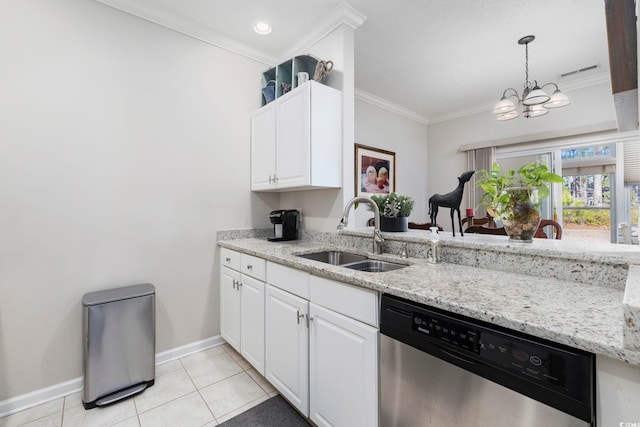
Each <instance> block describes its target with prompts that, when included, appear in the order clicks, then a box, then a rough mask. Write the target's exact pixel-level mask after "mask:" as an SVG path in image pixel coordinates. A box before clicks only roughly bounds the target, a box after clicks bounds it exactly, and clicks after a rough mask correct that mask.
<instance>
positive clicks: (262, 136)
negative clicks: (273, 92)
mask: <svg viewBox="0 0 640 427" xmlns="http://www.w3.org/2000/svg"><path fill="white" fill-rule="evenodd" d="M341 185H342V93H341V92H340V91H339V90H336V89H333V88H331V87H329V86H325V85H323V84H321V83H318V82H315V81H308V82H306V83H303V84H302V85H301V86H299V87H297V88H295V89H293V90H292V91H290V92H288V93H287V94H285V95H283V96H281V97H279V98H278V99H276V100H275V101H273V102H270V103H269V104H267V105H266V106H264V107H262V108H261V109H260V110H258V111H255V112H254V113H253V114H252V116H251V190H253V191H287V190H290V191H294V190H305V189H313V188H340V186H341Z"/></svg>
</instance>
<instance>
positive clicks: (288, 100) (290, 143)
mask: <svg viewBox="0 0 640 427" xmlns="http://www.w3.org/2000/svg"><path fill="white" fill-rule="evenodd" d="M310 88H311V86H309V85H304V86H303V87H301V88H299V89H298V90H296V91H292V92H290V93H288V94H287V95H285V96H283V97H282V98H281V99H280V100H279V105H278V118H277V121H276V123H277V125H276V135H277V136H278V137H277V153H276V169H277V171H278V177H277V179H278V187H279V188H290V187H302V186H305V185H309V184H310V167H309V162H310V161H311V157H310V146H311V141H310V138H311V132H310V123H309V121H310V118H311V116H310V111H309V105H310V101H311V97H310V93H309V92H310Z"/></svg>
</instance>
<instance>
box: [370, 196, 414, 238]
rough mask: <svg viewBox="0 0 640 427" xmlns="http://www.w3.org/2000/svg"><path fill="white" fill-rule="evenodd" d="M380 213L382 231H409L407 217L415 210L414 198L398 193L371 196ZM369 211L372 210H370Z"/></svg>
mask: <svg viewBox="0 0 640 427" xmlns="http://www.w3.org/2000/svg"><path fill="white" fill-rule="evenodd" d="M371 200H373V201H374V202H375V203H376V205H378V210H379V211H380V229H381V230H382V231H407V217H408V216H409V215H410V214H411V211H412V210H413V203H414V200H413V198H411V197H409V196H400V195H398V194H396V193H389V194H385V195H380V196H378V195H373V196H371ZM369 210H371V209H370V208H369Z"/></svg>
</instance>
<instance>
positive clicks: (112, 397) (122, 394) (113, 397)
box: [82, 381, 155, 409]
mask: <svg viewBox="0 0 640 427" xmlns="http://www.w3.org/2000/svg"><path fill="white" fill-rule="evenodd" d="M154 382H155V381H150V382H149V383H146V382H144V383H140V384H136V385H134V386H132V387H127V388H125V389H124V390H120V391H117V392H115V393H112V394H109V395H107V396H104V397H101V398H100V399H98V400H96V401H95V402H92V403H85V402H82V403H83V405H84V407H85V409H91V408H95V407H96V406H107V405H110V404H112V403H115V402H117V401H119V400H122V399H126V398H127V397H131V396H133V395H135V394H138V393H141V392H143V391H144V390H145V389H147V388H148V387H151V386H152V385H153V383H154Z"/></svg>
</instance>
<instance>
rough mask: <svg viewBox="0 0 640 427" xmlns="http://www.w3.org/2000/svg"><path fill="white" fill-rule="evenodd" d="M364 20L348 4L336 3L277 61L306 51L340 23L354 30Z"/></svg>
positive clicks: (362, 16)
mask: <svg viewBox="0 0 640 427" xmlns="http://www.w3.org/2000/svg"><path fill="white" fill-rule="evenodd" d="M366 20H367V17H366V16H365V15H363V14H362V13H360V12H358V11H357V10H355V9H354V8H353V7H351V6H349V5H348V4H346V3H342V4H340V5H338V6H337V7H336V8H335V9H334V10H333V12H331V14H330V15H329V16H328V17H327V18H326V19H325V20H323V21H322V22H320V24H318V25H317V26H316V27H315V28H314V29H313V30H311V31H309V33H308V35H307V36H306V37H303V38H302V39H301V40H300V41H299V42H298V43H296V44H295V45H293V46H292V47H291V48H290V49H287V50H286V51H285V52H283V53H282V55H281V56H280V58H279V59H278V62H282V61H285V60H287V59H289V58H291V57H292V56H295V55H299V54H300V52H305V51H307V50H308V49H309V48H311V46H313V45H314V44H316V43H317V42H318V41H320V40H322V39H323V38H325V37H326V36H327V35H328V34H329V33H331V32H332V31H333V30H335V29H336V28H338V27H340V26H341V25H346V26H348V27H350V28H352V29H354V30H355V29H357V28H358V27H360V26H361V25H362V24H363V23H364V21H366Z"/></svg>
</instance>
